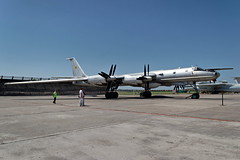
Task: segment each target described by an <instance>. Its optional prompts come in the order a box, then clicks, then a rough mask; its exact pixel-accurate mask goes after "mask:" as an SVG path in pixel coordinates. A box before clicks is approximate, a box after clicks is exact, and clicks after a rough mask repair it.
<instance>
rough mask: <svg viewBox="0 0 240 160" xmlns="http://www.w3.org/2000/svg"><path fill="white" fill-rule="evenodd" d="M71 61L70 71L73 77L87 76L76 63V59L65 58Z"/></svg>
mask: <svg viewBox="0 0 240 160" xmlns="http://www.w3.org/2000/svg"><path fill="white" fill-rule="evenodd" d="M67 60H69V61H70V62H71V63H72V72H73V76H74V77H87V75H86V74H85V73H84V71H83V70H82V68H81V66H80V65H79V64H78V62H77V60H76V59H75V58H74V57H72V58H67Z"/></svg>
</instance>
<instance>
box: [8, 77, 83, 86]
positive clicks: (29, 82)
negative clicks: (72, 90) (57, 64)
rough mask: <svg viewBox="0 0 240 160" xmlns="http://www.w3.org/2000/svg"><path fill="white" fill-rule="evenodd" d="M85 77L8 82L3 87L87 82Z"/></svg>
mask: <svg viewBox="0 0 240 160" xmlns="http://www.w3.org/2000/svg"><path fill="white" fill-rule="evenodd" d="M87 80H88V78H87V77H82V78H67V79H54V80H40V81H25V82H9V83H5V84H4V85H17V84H41V83H64V82H76V81H87Z"/></svg>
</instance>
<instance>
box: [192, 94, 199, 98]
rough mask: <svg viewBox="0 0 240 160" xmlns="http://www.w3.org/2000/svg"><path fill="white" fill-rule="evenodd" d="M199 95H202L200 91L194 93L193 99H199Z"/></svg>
mask: <svg viewBox="0 0 240 160" xmlns="http://www.w3.org/2000/svg"><path fill="white" fill-rule="evenodd" d="M199 97H200V95H199V93H193V94H192V96H191V98H192V99H199Z"/></svg>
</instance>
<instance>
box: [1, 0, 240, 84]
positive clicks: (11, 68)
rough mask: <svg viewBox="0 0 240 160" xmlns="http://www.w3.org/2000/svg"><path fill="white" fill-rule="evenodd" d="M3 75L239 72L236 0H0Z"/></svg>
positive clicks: (228, 74)
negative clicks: (78, 70) (76, 70)
mask: <svg viewBox="0 0 240 160" xmlns="http://www.w3.org/2000/svg"><path fill="white" fill-rule="evenodd" d="M0 55H1V58H0V75H9V76H11V75H14V76H35V77H52V76H71V74H72V71H71V66H70V64H69V62H67V61H66V58H68V57H75V58H76V59H77V60H78V61H79V63H80V64H81V66H82V68H83V69H84V71H85V72H86V73H87V74H88V75H94V74H97V73H98V72H100V71H106V72H108V71H109V68H110V66H111V64H117V71H116V74H125V73H134V72H141V71H143V65H144V64H150V68H151V70H158V69H173V68H178V67H190V66H195V65H197V66H199V67H202V68H211V67H233V68H234V70H233V71H221V75H222V76H221V77H220V78H219V80H228V81H230V82H233V80H232V78H231V77H234V76H240V65H239V60H240V1H239V0H0Z"/></svg>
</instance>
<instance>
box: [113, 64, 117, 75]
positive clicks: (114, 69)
mask: <svg viewBox="0 0 240 160" xmlns="http://www.w3.org/2000/svg"><path fill="white" fill-rule="evenodd" d="M116 67H117V66H116V64H115V65H114V68H113V72H112V76H114V74H115V71H116Z"/></svg>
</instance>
